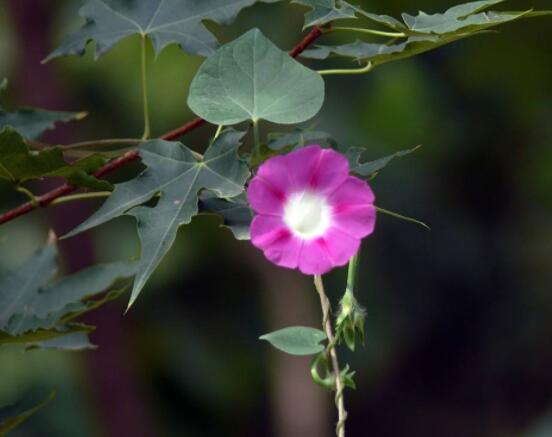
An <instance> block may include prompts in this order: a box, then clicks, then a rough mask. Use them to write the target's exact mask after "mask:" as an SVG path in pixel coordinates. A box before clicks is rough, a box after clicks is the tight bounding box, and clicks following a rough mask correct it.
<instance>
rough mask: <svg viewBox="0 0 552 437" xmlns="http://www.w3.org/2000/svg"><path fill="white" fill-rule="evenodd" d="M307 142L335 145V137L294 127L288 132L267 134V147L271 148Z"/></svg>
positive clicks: (278, 148)
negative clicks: (293, 129) (292, 130)
mask: <svg viewBox="0 0 552 437" xmlns="http://www.w3.org/2000/svg"><path fill="white" fill-rule="evenodd" d="M309 144H318V145H320V146H328V147H336V144H337V143H336V141H335V139H334V138H333V137H332V136H331V135H330V134H329V133H327V132H321V131H309V130H303V129H296V130H295V131H294V132H290V133H272V134H270V135H269V141H268V147H269V148H271V149H272V150H282V149H285V148H293V149H295V148H298V147H303V146H307V145H309Z"/></svg>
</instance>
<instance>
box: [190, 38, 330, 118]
mask: <svg viewBox="0 0 552 437" xmlns="http://www.w3.org/2000/svg"><path fill="white" fill-rule="evenodd" d="M323 101H324V81H323V80H322V77H321V76H320V75H319V74H318V73H317V72H315V71H312V70H309V69H308V68H306V67H304V66H303V65H301V64H300V63H299V62H297V61H296V60H295V59H293V58H291V57H290V56H289V55H288V54H287V53H285V52H283V51H282V50H280V49H279V48H278V47H276V46H275V45H274V44H273V43H272V42H271V41H270V40H268V39H267V38H266V37H265V36H264V35H263V34H262V33H261V32H260V31H259V30H258V29H253V30H251V31H249V32H247V33H246V34H244V35H242V36H241V37H239V38H238V39H236V40H234V41H232V42H230V43H228V44H226V45H224V46H222V47H221V48H220V49H218V50H217V52H216V53H215V54H214V55H213V56H211V57H209V58H208V59H207V60H206V61H205V62H204V63H203V64H202V65H201V67H200V68H199V70H198V72H197V74H196V76H195V77H194V80H193V81H192V84H191V86H190V95H189V97H188V105H189V106H190V108H191V109H192V110H193V111H194V112H195V113H196V114H197V115H199V116H200V117H202V118H204V119H205V120H207V121H209V122H211V123H214V124H219V125H220V124H222V125H233V124H236V123H240V122H242V121H246V120H253V121H257V120H261V119H263V120H268V121H272V122H274V123H281V124H294V123H300V122H302V121H305V120H308V119H309V118H312V117H314V116H315V115H316V114H317V113H318V111H319V110H320V108H321V107H322V103H323Z"/></svg>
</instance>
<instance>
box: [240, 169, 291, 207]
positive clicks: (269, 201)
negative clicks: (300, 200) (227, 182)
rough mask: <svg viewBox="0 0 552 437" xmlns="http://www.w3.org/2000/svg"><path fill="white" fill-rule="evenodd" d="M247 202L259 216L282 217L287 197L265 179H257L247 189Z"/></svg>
mask: <svg viewBox="0 0 552 437" xmlns="http://www.w3.org/2000/svg"><path fill="white" fill-rule="evenodd" d="M247 201H248V202H249V205H250V206H251V208H252V209H253V210H254V211H255V212H257V213H259V214H270V215H281V214H283V210H284V202H285V195H284V194H283V193H282V192H281V191H279V190H277V189H276V188H274V187H273V186H272V185H270V184H269V183H268V182H267V181H266V180H265V179H262V178H260V177H255V178H253V179H252V180H251V182H250V183H249V187H248V188H247Z"/></svg>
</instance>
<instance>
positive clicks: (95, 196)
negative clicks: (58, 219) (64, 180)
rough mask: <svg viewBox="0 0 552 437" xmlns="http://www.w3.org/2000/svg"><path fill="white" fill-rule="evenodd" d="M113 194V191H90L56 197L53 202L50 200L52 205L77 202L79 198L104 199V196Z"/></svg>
mask: <svg viewBox="0 0 552 437" xmlns="http://www.w3.org/2000/svg"><path fill="white" fill-rule="evenodd" d="M111 194H112V193H111V191H93V192H90V193H78V194H71V195H69V196H63V197H58V198H57V199H54V200H53V201H52V202H50V205H51V206H54V205H62V204H64V203H69V202H75V201H77V200H88V199H103V198H104V197H109V196H111Z"/></svg>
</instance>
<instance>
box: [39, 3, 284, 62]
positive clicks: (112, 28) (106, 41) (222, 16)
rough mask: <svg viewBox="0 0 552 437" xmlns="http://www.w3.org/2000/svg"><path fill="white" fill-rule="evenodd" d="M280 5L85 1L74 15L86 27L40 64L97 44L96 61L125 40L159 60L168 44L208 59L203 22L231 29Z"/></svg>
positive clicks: (210, 44)
mask: <svg viewBox="0 0 552 437" xmlns="http://www.w3.org/2000/svg"><path fill="white" fill-rule="evenodd" d="M276 1H279V0H201V1H197V0H134V1H132V2H129V1H128V0H88V1H87V2H86V3H85V4H84V6H82V8H81V9H80V11H79V14H80V15H81V16H82V17H83V18H84V19H85V20H86V23H85V24H84V25H83V26H82V27H81V28H80V29H79V30H77V31H76V32H73V33H71V34H69V35H67V36H66V37H65V38H64V39H63V40H62V41H61V44H60V46H59V47H58V48H57V49H56V50H54V51H53V52H52V53H51V54H50V55H49V56H48V57H47V58H46V59H45V62H47V61H49V60H51V59H54V58H56V57H59V56H69V55H82V54H84V52H85V49H86V46H87V44H88V43H89V42H90V41H96V52H95V57H96V59H97V58H99V57H100V56H101V55H103V54H105V53H106V52H108V51H109V50H111V49H112V48H113V46H115V45H116V44H117V43H118V42H119V41H121V40H122V39H123V38H126V37H128V36H130V35H136V34H139V35H142V36H143V37H146V36H147V37H149V38H150V39H151V41H152V43H153V47H154V49H155V52H156V53H157V54H158V53H159V52H161V50H163V48H165V47H166V46H167V45H169V44H173V43H174V44H178V46H179V47H180V48H181V49H182V50H183V51H185V52H186V53H190V54H192V55H201V56H209V55H211V54H212V53H213V52H214V51H215V49H216V47H217V46H218V42H217V39H216V38H215V36H214V35H213V34H212V33H211V32H210V31H209V30H208V29H207V27H205V25H204V23H203V22H204V21H205V20H210V21H214V22H215V23H218V24H227V23H230V22H231V21H232V20H233V19H234V18H235V17H236V16H237V15H238V14H239V12H240V11H241V10H242V9H244V8H247V7H249V6H252V5H254V4H255V3H259V2H263V3H274V2H276Z"/></svg>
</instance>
